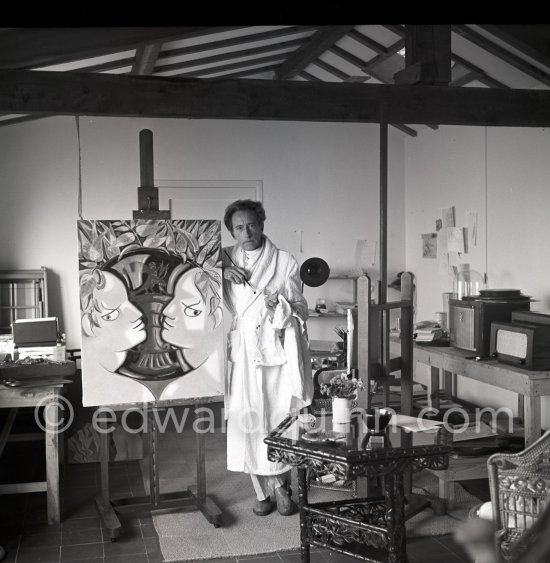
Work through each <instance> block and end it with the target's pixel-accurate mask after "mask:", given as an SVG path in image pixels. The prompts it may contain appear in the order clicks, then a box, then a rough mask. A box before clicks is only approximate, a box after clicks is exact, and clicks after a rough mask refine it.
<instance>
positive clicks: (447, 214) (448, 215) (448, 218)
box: [441, 205, 455, 227]
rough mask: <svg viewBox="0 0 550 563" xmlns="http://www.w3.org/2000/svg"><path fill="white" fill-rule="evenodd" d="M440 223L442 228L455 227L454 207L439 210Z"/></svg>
mask: <svg viewBox="0 0 550 563" xmlns="http://www.w3.org/2000/svg"><path fill="white" fill-rule="evenodd" d="M441 222H442V225H443V227H454V226H455V208H454V205H452V206H451V207H444V208H443V209H442V210H441Z"/></svg>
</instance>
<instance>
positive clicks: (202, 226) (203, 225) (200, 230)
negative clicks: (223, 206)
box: [199, 221, 208, 235]
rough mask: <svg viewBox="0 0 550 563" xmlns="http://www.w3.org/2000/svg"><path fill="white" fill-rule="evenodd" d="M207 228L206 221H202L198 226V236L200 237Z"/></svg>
mask: <svg viewBox="0 0 550 563" xmlns="http://www.w3.org/2000/svg"><path fill="white" fill-rule="evenodd" d="M207 227H208V223H207V222H206V221H203V222H202V223H201V224H200V226H199V235H202V234H203V233H204V231H205V230H206V228H207Z"/></svg>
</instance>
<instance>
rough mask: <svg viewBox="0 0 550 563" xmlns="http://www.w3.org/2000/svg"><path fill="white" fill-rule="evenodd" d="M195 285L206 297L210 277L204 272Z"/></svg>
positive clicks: (196, 279) (197, 278)
mask: <svg viewBox="0 0 550 563" xmlns="http://www.w3.org/2000/svg"><path fill="white" fill-rule="evenodd" d="M195 283H196V284H197V287H198V289H199V291H200V292H201V294H202V295H206V294H207V292H208V276H207V275H206V274H205V273H204V272H201V273H200V274H198V275H197V277H196V278H195Z"/></svg>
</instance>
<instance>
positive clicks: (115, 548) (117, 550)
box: [103, 537, 147, 558]
mask: <svg viewBox="0 0 550 563" xmlns="http://www.w3.org/2000/svg"><path fill="white" fill-rule="evenodd" d="M103 548H104V554H105V557H106V558H107V557H114V556H115V555H117V556H118V555H146V554H147V551H146V549H145V543H144V541H143V539H142V538H141V537H135V538H131V539H128V540H125V539H123V538H122V537H119V538H118V539H117V541H115V542H112V541H106V542H103Z"/></svg>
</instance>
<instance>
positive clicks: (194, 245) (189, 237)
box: [179, 231, 199, 252]
mask: <svg viewBox="0 0 550 563" xmlns="http://www.w3.org/2000/svg"><path fill="white" fill-rule="evenodd" d="M179 233H180V235H181V236H182V237H183V238H184V239H185V241H186V242H187V244H188V246H190V247H191V249H192V251H193V252H198V250H199V243H198V241H197V238H196V237H195V236H194V235H193V234H192V233H189V232H187V231H180V232H179Z"/></svg>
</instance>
